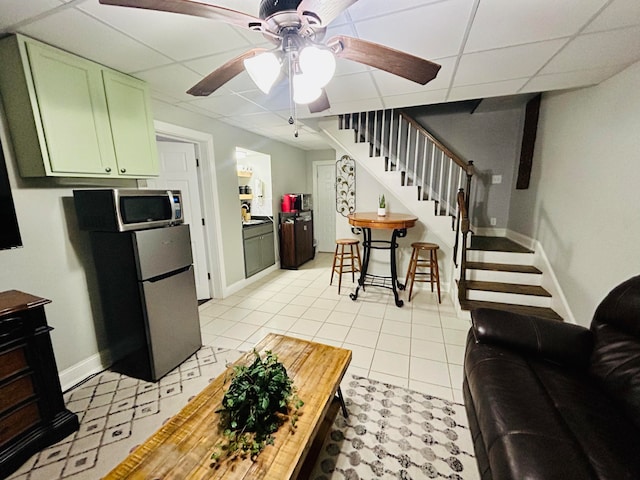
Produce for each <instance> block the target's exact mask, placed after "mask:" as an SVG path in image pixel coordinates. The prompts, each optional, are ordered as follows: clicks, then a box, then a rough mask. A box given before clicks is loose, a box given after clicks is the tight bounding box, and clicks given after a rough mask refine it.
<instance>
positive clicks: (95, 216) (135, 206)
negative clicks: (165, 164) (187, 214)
mask: <svg viewBox="0 0 640 480" xmlns="http://www.w3.org/2000/svg"><path fill="white" fill-rule="evenodd" d="M73 198H74V203H75V206H76V215H77V216H78V224H79V226H80V229H81V230H90V231H99V232H126V231H131V230H144V229H147V228H158V227H166V226H169V225H178V224H180V223H184V217H183V211H182V193H181V192H180V191H179V190H136V189H123V188H109V189H95V190H74V191H73Z"/></svg>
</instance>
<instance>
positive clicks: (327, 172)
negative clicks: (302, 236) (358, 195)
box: [313, 160, 336, 252]
mask: <svg viewBox="0 0 640 480" xmlns="http://www.w3.org/2000/svg"><path fill="white" fill-rule="evenodd" d="M313 196H314V198H315V199H316V200H315V201H314V206H313V209H314V212H313V215H314V221H315V223H316V228H314V232H315V234H316V237H317V238H316V240H317V241H318V246H317V247H318V251H319V252H333V251H334V248H335V245H336V162H335V161H334V160H323V161H316V162H313Z"/></svg>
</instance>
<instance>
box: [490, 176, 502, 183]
mask: <svg viewBox="0 0 640 480" xmlns="http://www.w3.org/2000/svg"><path fill="white" fill-rule="evenodd" d="M491 183H493V184H494V185H497V184H499V183H502V175H491Z"/></svg>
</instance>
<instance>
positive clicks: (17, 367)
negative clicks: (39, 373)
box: [0, 345, 29, 381]
mask: <svg viewBox="0 0 640 480" xmlns="http://www.w3.org/2000/svg"><path fill="white" fill-rule="evenodd" d="M27 368H29V365H28V364H27V357H26V354H25V351H24V345H21V346H19V347H16V348H13V349H11V350H9V351H6V352H2V353H0V381H2V380H4V379H5V378H7V377H9V376H11V375H14V374H16V373H18V372H22V371H23V370H26V369H27Z"/></svg>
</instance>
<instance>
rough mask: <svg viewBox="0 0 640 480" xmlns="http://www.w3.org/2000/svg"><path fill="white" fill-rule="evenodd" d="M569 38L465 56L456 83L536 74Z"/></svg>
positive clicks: (496, 80)
mask: <svg viewBox="0 0 640 480" xmlns="http://www.w3.org/2000/svg"><path fill="white" fill-rule="evenodd" d="M565 43H566V40H551V41H548V42H540V43H530V44H527V45H520V46H517V47H508V48H499V49H497V50H488V51H484V52H478V53H468V54H465V55H463V56H462V59H461V60H460V64H459V65H458V70H457V72H456V75H455V79H454V85H455V86H460V85H472V84H479V83H488V82H499V81H502V80H509V79H512V78H522V77H529V76H531V75H533V74H535V73H536V72H537V71H538V70H539V69H540V68H541V67H542V66H543V65H544V64H545V63H546V62H547V60H548V59H549V58H550V57H551V56H552V55H554V54H555V53H556V52H557V51H558V50H559V49H560V48H561V47H562V46H563V45H564V44H565Z"/></svg>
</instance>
